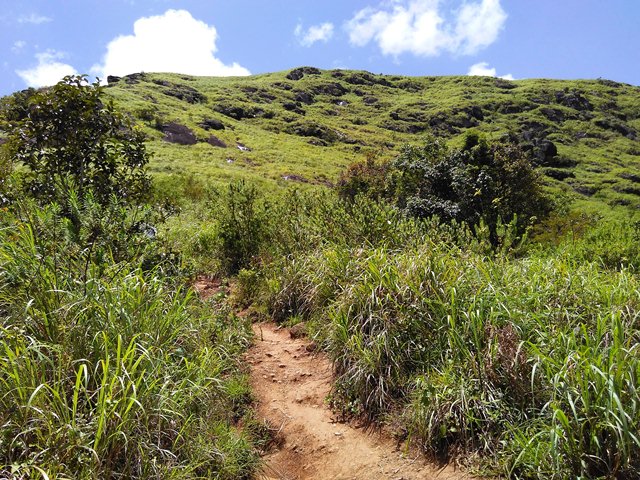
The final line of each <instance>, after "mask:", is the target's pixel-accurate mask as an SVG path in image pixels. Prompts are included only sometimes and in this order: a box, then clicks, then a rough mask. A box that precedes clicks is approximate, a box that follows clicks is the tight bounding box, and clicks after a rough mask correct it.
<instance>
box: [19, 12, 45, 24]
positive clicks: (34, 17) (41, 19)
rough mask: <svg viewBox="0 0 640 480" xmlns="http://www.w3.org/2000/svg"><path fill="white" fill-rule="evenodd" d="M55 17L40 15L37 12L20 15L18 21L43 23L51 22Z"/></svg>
mask: <svg viewBox="0 0 640 480" xmlns="http://www.w3.org/2000/svg"><path fill="white" fill-rule="evenodd" d="M52 20H53V19H52V18H49V17H45V16H44V15H38V14H37V13H31V14H29V15H20V16H19V17H18V23H21V24H25V23H29V24H32V25H40V24H42V23H49V22H51V21H52Z"/></svg>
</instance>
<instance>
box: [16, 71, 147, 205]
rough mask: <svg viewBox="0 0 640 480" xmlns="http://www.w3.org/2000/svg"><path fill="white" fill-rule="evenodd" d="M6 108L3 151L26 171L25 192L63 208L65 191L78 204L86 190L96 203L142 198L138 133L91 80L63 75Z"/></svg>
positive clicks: (141, 151)
mask: <svg viewBox="0 0 640 480" xmlns="http://www.w3.org/2000/svg"><path fill="white" fill-rule="evenodd" d="M6 110H7V111H5V112H4V115H5V118H7V119H8V132H9V138H10V140H9V148H10V151H11V155H12V156H13V157H14V158H15V160H16V161H17V162H18V163H20V164H22V165H24V166H25V167H26V172H25V174H24V176H23V183H24V186H25V191H26V193H27V194H29V195H32V196H33V197H35V198H37V199H39V200H41V201H42V202H43V203H49V202H53V201H55V202H58V203H59V204H60V205H62V206H63V207H64V206H65V205H66V204H67V200H68V198H69V196H70V195H71V192H75V195H76V196H77V197H78V198H79V199H80V200H83V199H84V198H85V196H86V195H87V194H88V193H89V192H91V193H92V195H93V198H94V200H96V201H97V202H99V203H100V204H102V205H106V204H108V203H110V202H111V197H112V195H115V196H116V197H117V198H119V199H123V200H126V201H128V202H132V203H135V202H137V201H139V200H140V199H142V198H143V197H145V195H147V191H148V188H149V178H148V177H147V175H146V174H145V172H144V167H145V165H146V164H147V162H148V156H147V153H146V150H145V145H144V135H143V133H142V132H141V131H140V130H138V129H136V128H135V127H133V125H132V124H131V122H130V120H129V119H128V117H126V116H124V115H122V114H120V113H118V112H117V111H116V109H115V107H114V106H113V103H112V102H111V101H106V100H105V99H104V87H101V86H100V84H99V83H98V82H97V81H96V82H95V83H93V84H89V83H88V81H87V79H86V77H84V76H68V77H65V79H64V80H63V81H61V82H59V83H58V84H56V85H54V86H53V87H50V88H47V89H42V90H38V91H35V92H31V93H30V94H29V95H28V96H27V97H26V98H25V99H23V100H22V101H20V102H14V103H13V104H9V107H7V109H6ZM25 110H26V112H25Z"/></svg>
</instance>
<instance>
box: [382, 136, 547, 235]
mask: <svg viewBox="0 0 640 480" xmlns="http://www.w3.org/2000/svg"><path fill="white" fill-rule="evenodd" d="M390 188H391V190H392V195H393V197H394V199H395V201H396V203H397V205H398V206H399V207H401V208H403V209H405V211H407V213H409V214H410V215H412V216H416V217H431V216H433V215H437V216H439V217H440V218H441V219H442V220H445V221H449V220H457V221H463V222H466V223H468V224H469V225H477V224H479V223H480V222H481V221H482V222H484V223H485V224H486V225H487V227H488V228H489V232H490V237H491V239H492V241H493V242H494V243H495V242H496V241H497V233H496V231H497V230H496V229H497V226H498V224H499V223H500V221H501V220H502V221H505V222H509V221H511V220H512V219H513V218H514V217H517V221H518V225H517V226H518V227H519V229H520V230H522V229H523V228H524V227H525V226H526V225H527V224H528V223H529V222H530V220H531V218H532V217H536V216H542V215H545V214H546V213H547V212H548V208H549V206H548V201H547V199H546V197H545V195H544V194H543V191H542V185H541V183H540V180H539V178H538V175H537V173H536V172H535V170H534V169H533V167H532V165H531V162H530V161H529V158H528V157H527V155H526V153H525V152H524V151H523V150H522V149H521V148H520V147H519V146H518V145H517V144H515V143H513V142H495V143H489V142H487V141H486V139H484V138H481V137H479V136H478V135H476V134H473V133H470V134H468V135H467V137H466V138H465V143H464V146H463V147H462V148H461V149H457V150H449V149H448V148H446V146H444V144H442V143H440V142H438V141H430V142H427V143H426V144H425V145H424V146H423V147H412V146H408V147H405V148H404V150H403V151H402V153H401V155H400V156H399V157H398V158H397V159H396V160H395V161H394V162H393V165H392V176H391V180H390Z"/></svg>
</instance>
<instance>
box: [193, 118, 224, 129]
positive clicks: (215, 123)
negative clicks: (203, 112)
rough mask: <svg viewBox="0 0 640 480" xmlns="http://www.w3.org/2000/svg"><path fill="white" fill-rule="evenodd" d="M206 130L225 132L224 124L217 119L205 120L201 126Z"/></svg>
mask: <svg viewBox="0 0 640 480" xmlns="http://www.w3.org/2000/svg"><path fill="white" fill-rule="evenodd" d="M199 125H200V126H201V127H202V128H204V129H205V130H207V131H209V130H224V123H222V122H221V121H220V120H218V119H216V118H205V119H204V120H203V121H202V122H200V124H199Z"/></svg>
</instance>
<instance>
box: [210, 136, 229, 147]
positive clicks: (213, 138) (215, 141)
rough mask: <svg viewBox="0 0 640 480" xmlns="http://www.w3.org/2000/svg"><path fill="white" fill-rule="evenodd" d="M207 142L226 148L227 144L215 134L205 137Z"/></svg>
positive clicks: (213, 145)
mask: <svg viewBox="0 0 640 480" xmlns="http://www.w3.org/2000/svg"><path fill="white" fill-rule="evenodd" d="M207 143H208V144H209V145H211V146H212V147H220V148H227V144H226V143H224V142H223V141H222V140H220V139H219V138H218V137H216V136H215V135H210V136H209V138H207Z"/></svg>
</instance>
